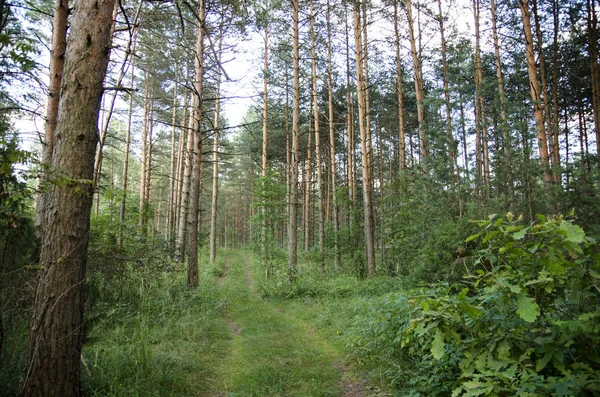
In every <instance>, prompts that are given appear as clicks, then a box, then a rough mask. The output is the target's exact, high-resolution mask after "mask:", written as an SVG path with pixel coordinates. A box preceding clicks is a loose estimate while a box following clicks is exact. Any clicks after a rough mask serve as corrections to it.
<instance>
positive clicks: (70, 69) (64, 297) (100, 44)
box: [22, 0, 115, 397]
mask: <svg viewBox="0 0 600 397" xmlns="http://www.w3.org/2000/svg"><path fill="white" fill-rule="evenodd" d="M114 3H115V1H114V0H99V1H97V2H93V3H89V2H86V1H78V2H77V3H76V5H75V12H74V14H73V18H72V21H71V34H70V36H69V41H68V44H67V50H66V56H65V58H66V61H65V68H64V76H63V80H62V85H61V98H60V103H59V111H58V122H57V125H56V135H55V140H54V152H53V156H52V157H53V165H54V167H55V169H56V172H58V173H60V174H61V175H63V176H64V177H65V178H67V179H68V181H69V182H68V183H64V184H60V185H54V186H51V188H50V191H49V192H48V197H47V198H48V200H47V207H46V208H45V209H44V210H45V214H46V216H45V220H46V225H47V227H45V228H44V230H43V234H42V245H41V253H40V265H41V267H42V270H41V271H40V279H39V282H38V287H37V291H36V297H35V306H34V313H33V318H32V321H31V327H30V329H29V339H28V349H27V365H26V368H25V372H24V375H23V382H22V395H23V396H25V397H29V396H61V397H70V396H80V395H81V387H80V386H81V385H80V366H79V360H80V356H81V345H82V341H83V309H84V305H83V303H84V300H83V293H84V288H83V287H84V281H85V269H86V256H87V244H88V232H89V227H90V211H91V207H92V185H91V183H90V182H91V181H92V178H93V173H94V155H95V150H96V144H97V141H98V127H97V123H98V112H99V109H100V101H101V97H102V82H103V81H104V77H105V75H106V68H107V64H108V58H109V53H110V29H111V25H112V11H113V7H114Z"/></svg>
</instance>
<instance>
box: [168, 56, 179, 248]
mask: <svg viewBox="0 0 600 397" xmlns="http://www.w3.org/2000/svg"><path fill="white" fill-rule="evenodd" d="M178 69H179V65H178V62H177V61H176V62H175V84H174V85H173V114H172V118H171V124H172V126H171V157H170V161H169V203H168V206H167V237H168V240H169V241H170V236H171V231H172V230H173V225H174V223H175V219H174V218H175V212H174V211H173V208H174V206H175V201H176V198H175V197H176V195H177V193H176V191H175V179H176V177H177V175H176V174H177V164H176V163H175V158H176V157H175V141H176V135H177V83H178V77H179V76H178Z"/></svg>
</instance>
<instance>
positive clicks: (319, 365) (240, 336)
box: [213, 251, 371, 397]
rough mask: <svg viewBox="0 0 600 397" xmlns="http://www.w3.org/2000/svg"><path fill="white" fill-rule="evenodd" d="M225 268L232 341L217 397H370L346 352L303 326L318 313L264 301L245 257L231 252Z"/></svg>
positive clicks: (223, 278)
mask: <svg viewBox="0 0 600 397" xmlns="http://www.w3.org/2000/svg"><path fill="white" fill-rule="evenodd" d="M224 263H225V265H224V268H223V272H222V274H221V276H220V278H219V282H218V285H219V289H220V293H221V297H222V299H225V300H226V311H225V318H226V319H227V323H228V328H229V331H230V332H231V335H232V341H231V344H230V346H229V348H228V349H227V350H228V351H227V353H226V355H225V357H224V359H223V360H222V362H221V363H220V368H219V369H218V370H217V371H216V372H217V373H218V374H220V376H219V378H220V380H219V382H218V387H217V391H215V392H214V393H213V396H214V397H217V396H347V397H363V396H365V397H366V396H368V395H371V394H370V393H369V392H368V391H367V389H366V387H365V381H364V380H363V378H364V377H362V376H361V375H357V373H356V372H355V371H353V370H351V369H350V367H349V366H348V364H347V363H346V362H345V361H346V360H345V353H344V352H343V349H342V347H341V346H339V345H338V344H336V343H332V342H330V341H328V340H327V337H325V336H324V335H322V334H321V332H320V330H319V329H317V328H316V327H315V326H314V325H313V324H311V323H310V322H307V321H305V320H304V318H306V317H310V312H311V310H313V309H314V308H311V307H309V306H298V305H296V306H291V305H286V304H285V302H272V301H268V300H265V299H262V298H261V297H260V295H259V294H258V293H257V291H255V287H254V285H255V282H254V280H255V278H256V277H257V276H258V277H260V276H259V275H257V274H256V272H254V271H253V266H252V261H251V260H250V259H249V258H248V256H247V255H246V254H245V253H243V252H237V251H229V252H227V253H226V258H225V262H224Z"/></svg>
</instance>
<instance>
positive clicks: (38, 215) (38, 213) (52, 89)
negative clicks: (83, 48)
mask: <svg viewBox="0 0 600 397" xmlns="http://www.w3.org/2000/svg"><path fill="white" fill-rule="evenodd" d="M2 4H3V7H2V9H0V11H2V14H1V16H4V11H3V9H4V2H2ZM4 25H5V23H4V21H2V25H0V27H4ZM68 26H69V1H68V0H55V1H54V17H53V19H52V47H51V51H50V65H49V71H48V72H49V76H50V82H49V84H48V99H47V104H46V125H45V136H44V151H43V160H42V161H43V165H44V167H45V168H46V169H45V172H44V173H43V176H42V180H41V183H40V185H41V186H42V187H44V186H43V185H44V184H45V183H47V182H48V181H49V179H50V175H49V174H50V173H51V172H52V153H53V151H54V136H55V131H56V124H57V122H58V103H59V101H60V86H61V82H62V77H63V70H64V65H65V51H66V48H67V29H68ZM45 211H46V194H45V193H44V192H43V191H42V193H40V194H39V196H38V197H37V201H36V206H35V225H36V226H37V228H38V234H39V236H40V237H41V235H42V229H43V227H44V219H43V214H44V213H45Z"/></svg>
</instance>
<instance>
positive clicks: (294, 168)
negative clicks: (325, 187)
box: [288, 0, 300, 280]
mask: <svg viewBox="0 0 600 397" xmlns="http://www.w3.org/2000/svg"><path fill="white" fill-rule="evenodd" d="M292 8H293V14H292V26H293V27H292V30H293V73H294V78H293V105H292V109H293V110H292V152H291V177H290V179H291V181H290V182H291V183H290V202H289V215H290V219H289V223H288V266H289V278H290V279H292V280H293V279H295V278H296V273H297V266H298V257H297V249H298V238H297V236H298V234H297V233H298V230H297V227H296V226H297V221H298V220H297V214H298V212H297V211H298V208H297V201H298V157H299V155H300V150H299V146H300V141H299V136H300V50H299V47H300V43H299V36H300V31H299V26H298V19H299V16H298V12H299V0H292Z"/></svg>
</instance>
